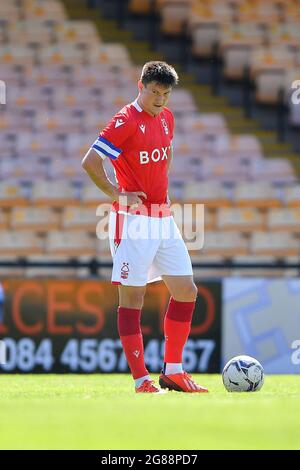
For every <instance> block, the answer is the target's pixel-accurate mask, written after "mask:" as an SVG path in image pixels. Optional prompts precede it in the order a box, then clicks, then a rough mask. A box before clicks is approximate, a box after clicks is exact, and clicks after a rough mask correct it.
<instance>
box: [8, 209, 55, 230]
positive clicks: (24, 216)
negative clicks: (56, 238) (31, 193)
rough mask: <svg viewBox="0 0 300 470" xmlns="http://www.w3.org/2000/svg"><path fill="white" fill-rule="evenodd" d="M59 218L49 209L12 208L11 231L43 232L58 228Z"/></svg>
mask: <svg viewBox="0 0 300 470" xmlns="http://www.w3.org/2000/svg"><path fill="white" fill-rule="evenodd" d="M59 222H60V216H59V214H58V213H57V212H55V211H54V210H53V209H51V208H47V207H44V208H39V207H14V208H13V209H12V211H11V215H10V228H11V229H12V230H18V231H23V230H31V231H36V232H45V231H48V230H54V229H57V228H58V227H59Z"/></svg>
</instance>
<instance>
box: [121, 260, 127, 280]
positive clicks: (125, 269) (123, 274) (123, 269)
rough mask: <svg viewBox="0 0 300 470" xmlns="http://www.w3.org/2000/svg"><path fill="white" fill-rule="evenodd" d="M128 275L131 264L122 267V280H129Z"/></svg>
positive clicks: (124, 264)
mask: <svg viewBox="0 0 300 470" xmlns="http://www.w3.org/2000/svg"><path fill="white" fill-rule="evenodd" d="M128 274H129V263H123V266H122V267H121V278H122V279H127V278H128Z"/></svg>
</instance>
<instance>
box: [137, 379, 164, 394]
mask: <svg viewBox="0 0 300 470" xmlns="http://www.w3.org/2000/svg"><path fill="white" fill-rule="evenodd" d="M135 391H136V393H166V392H167V390H161V389H160V388H158V387H157V386H156V385H155V383H154V382H153V380H144V382H143V383H142V385H140V386H139V387H138V388H136V389H135Z"/></svg>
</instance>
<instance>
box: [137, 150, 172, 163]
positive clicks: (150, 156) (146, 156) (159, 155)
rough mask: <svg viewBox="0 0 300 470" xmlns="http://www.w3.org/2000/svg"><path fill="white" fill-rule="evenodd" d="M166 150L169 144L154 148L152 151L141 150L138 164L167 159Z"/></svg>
mask: <svg viewBox="0 0 300 470" xmlns="http://www.w3.org/2000/svg"><path fill="white" fill-rule="evenodd" d="M168 150H170V145H169V146H168V147H161V148H160V149H154V150H152V152H151V153H150V152H147V151H146V150H142V151H141V152H140V164H141V165H145V164H147V163H149V162H150V160H152V161H153V162H154V163H157V162H159V161H162V160H168Z"/></svg>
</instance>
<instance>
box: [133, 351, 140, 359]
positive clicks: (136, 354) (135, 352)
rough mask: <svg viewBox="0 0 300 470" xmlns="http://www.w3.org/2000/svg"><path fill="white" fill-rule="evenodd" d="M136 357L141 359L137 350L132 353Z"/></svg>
mask: <svg viewBox="0 0 300 470" xmlns="http://www.w3.org/2000/svg"><path fill="white" fill-rule="evenodd" d="M132 354H133V355H134V356H135V357H139V355H140V351H139V350H138V349H136V350H135V351H133V353H132Z"/></svg>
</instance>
